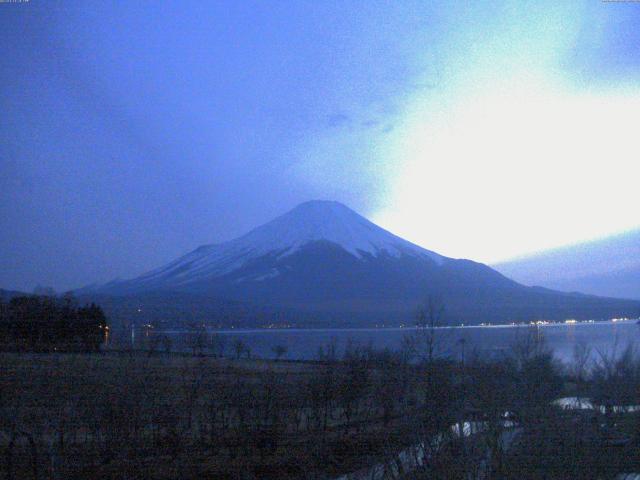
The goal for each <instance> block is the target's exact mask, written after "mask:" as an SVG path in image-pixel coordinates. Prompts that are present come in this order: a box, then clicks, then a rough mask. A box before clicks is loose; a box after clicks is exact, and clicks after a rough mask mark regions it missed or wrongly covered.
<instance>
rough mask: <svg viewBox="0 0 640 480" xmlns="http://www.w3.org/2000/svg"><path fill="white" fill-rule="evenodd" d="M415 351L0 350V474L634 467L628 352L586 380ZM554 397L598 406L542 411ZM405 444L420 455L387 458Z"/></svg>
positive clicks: (426, 473)
mask: <svg viewBox="0 0 640 480" xmlns="http://www.w3.org/2000/svg"><path fill="white" fill-rule="evenodd" d="M427 347H428V345H427ZM419 351H420V349H413V350H412V353H411V352H410V351H409V350H403V351H400V352H395V353H390V352H380V351H373V350H371V349H367V348H359V347H354V348H352V349H351V350H350V351H348V352H347V353H346V354H345V357H344V358H340V359H337V358H335V355H334V354H333V352H332V351H331V350H330V349H329V348H328V349H327V350H326V351H325V352H324V353H323V354H322V355H320V356H319V358H318V360H317V361H314V362H292V361H266V360H259V359H253V360H248V359H237V358H234V359H229V358H217V357H214V356H202V355H200V356H197V355H196V356H194V355H190V354H177V353H160V352H157V351H156V352H127V351H110V352H104V353H84V354H82V353H72V354H70V353H65V354H52V353H46V354H44V353H43V354H29V353H2V354H0V365H1V367H0V388H1V390H0V452H1V457H0V476H1V477H2V478H6V479H9V480H10V479H52V480H54V479H65V480H66V479H87V478H101V479H102V478H104V479H125V478H127V479H135V478H140V479H143V478H144V479H178V478H179V479H195V478H217V479H218V478H219V479H276V478H278V479H287V478H305V479H307V478H308V479H314V478H317V479H325V478H328V479H331V478H336V477H339V476H340V475H343V474H346V473H349V472H357V471H361V472H362V471H364V472H366V471H367V468H370V467H371V466H372V465H389V466H391V465H395V467H394V468H390V469H389V471H388V472H387V476H386V477H385V478H398V479H400V478H402V479H409V478H448V479H455V478H460V479H462V478H506V479H510V478H513V479H516V478H517V479H522V478H576V476H580V477H581V478H614V477H615V475H616V474H617V473H620V472H625V471H626V472H629V471H636V469H640V458H639V456H638V451H639V449H638V445H639V442H638V439H639V436H638V432H640V428H639V426H640V423H639V421H638V414H637V413H636V412H635V411H634V409H622V410H619V409H614V408H612V406H614V405H634V404H639V403H640V401H638V399H639V397H640V395H639V393H640V390H639V388H638V387H639V386H640V367H639V366H640V362H639V361H638V360H637V357H629V356H628V357H626V358H624V357H623V358H622V359H621V360H620V361H617V362H614V361H611V362H606V361H604V360H603V362H601V364H599V365H596V366H594V368H592V369H591V370H590V371H589V372H587V371H586V370H585V369H584V368H583V367H584V365H581V364H580V362H576V364H575V365H574V366H572V367H571V369H560V367H559V366H557V365H555V364H554V362H553V360H552V358H551V356H550V355H549V354H548V352H546V351H545V350H544V349H543V348H540V346H536V345H532V344H521V345H514V348H513V351H512V352H511V354H510V356H509V357H505V358H502V359H501V360H499V361H496V360H486V359H484V360H483V359H480V358H470V359H466V360H464V361H462V362H443V361H438V360H435V359H433V358H430V357H429V352H430V348H424V349H422V350H421V351H422V352H423V355H422V356H421V355H420V354H419V353H416V352H419ZM629 355H631V353H629ZM563 395H578V396H587V395H588V396H590V397H591V398H592V399H593V400H594V402H597V405H599V406H602V407H599V408H598V409H596V410H585V411H565V410H562V409H561V408H559V407H555V406H553V404H552V401H553V400H554V399H555V398H558V397H560V396H563ZM461 421H474V422H475V424H476V425H479V426H480V427H481V428H479V430H478V431H477V433H475V434H473V435H470V436H468V437H464V436H463V437H460V436H458V435H455V434H453V433H452V429H451V426H452V425H455V424H457V423H458V422H461ZM435 438H438V439H439V441H438V442H435V443H434V441H433V439H435ZM416 445H421V446H422V447H421V448H422V449H423V451H422V453H421V455H424V456H423V458H426V459H427V460H428V461H423V462H418V464H415V462H414V463H413V464H411V462H409V463H407V461H406V459H405V460H402V461H400V460H399V458H401V457H399V456H398V454H399V453H400V452H403V451H404V452H407V451H410V449H411V447H414V448H415V446H416ZM409 465H410V466H411V468H408V467H409ZM596 474H597V475H596ZM591 475H595V477H591Z"/></svg>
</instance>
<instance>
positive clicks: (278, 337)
mask: <svg viewBox="0 0 640 480" xmlns="http://www.w3.org/2000/svg"><path fill="white" fill-rule="evenodd" d="M162 333H163V334H165V335H169V336H172V337H174V338H175V337H181V336H184V335H187V333H186V332H179V331H167V332H162ZM416 333H417V331H416V329H415V328H375V329H373V328H372V329H256V330H223V331H216V332H215V333H213V332H209V335H211V336H213V335H217V336H219V337H220V338H222V339H223V341H224V342H225V343H226V348H227V351H228V352H229V351H230V350H231V345H232V343H233V342H234V341H235V340H237V339H241V340H242V341H243V342H244V343H245V344H246V345H248V346H249V347H250V349H251V353H252V355H254V356H258V357H265V358H271V357H274V353H273V348H274V347H275V346H278V345H281V346H284V347H285V348H286V349H287V353H286V354H285V355H284V356H283V358H288V359H307V360H310V359H315V358H317V354H318V350H319V348H320V347H326V346H327V345H329V344H330V343H334V344H335V345H336V349H337V351H338V353H339V354H340V353H341V352H342V351H344V348H345V346H346V345H347V344H348V342H352V343H354V344H356V345H362V346H366V345H372V346H373V347H375V348H378V349H382V348H389V349H391V350H395V349H399V348H400V347H401V345H402V342H403V338H404V337H405V336H407V335H409V336H411V335H416ZM532 334H533V335H539V336H540V337H543V338H544V339H545V341H546V344H547V345H548V346H549V347H550V348H551V349H552V350H553V352H554V355H555V356H556V357H557V358H558V359H559V360H561V361H564V362H569V361H571V359H572V356H573V352H574V349H575V347H576V345H579V344H584V345H588V346H589V347H590V348H591V350H592V356H593V357H595V356H597V355H599V354H600V353H606V354H612V353H616V352H617V353H620V352H621V351H622V350H623V349H624V348H625V347H626V346H627V345H629V344H632V345H637V344H638V341H640V325H637V324H636V321H619V322H596V323H577V324H548V325H539V326H479V327H450V328H439V329H437V331H436V338H437V344H438V345H439V352H438V353H439V354H441V355H448V356H458V355H460V354H461V350H462V345H463V344H464V349H465V352H466V354H471V353H472V352H473V351H476V352H478V353H480V354H483V355H485V354H496V355H499V354H500V353H501V352H505V353H506V352H508V351H509V349H510V348H511V347H512V346H513V345H514V343H515V342H517V341H518V339H521V338H524V337H526V336H527V335H532ZM176 340H178V339H177V338H176ZM461 340H464V342H461Z"/></svg>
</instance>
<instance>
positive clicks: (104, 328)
mask: <svg viewBox="0 0 640 480" xmlns="http://www.w3.org/2000/svg"><path fill="white" fill-rule="evenodd" d="M108 328H109V327H108V325H107V319H106V317H105V315H104V312H103V311H102V309H101V308H100V307H99V306H97V305H95V304H90V305H86V306H78V305H76V304H75V302H74V300H73V299H72V298H71V297H69V296H66V297H64V298H56V297H47V296H35V295H34V296H22V297H15V298H12V299H11V300H10V301H9V302H7V303H5V302H2V301H1V300H0V348H2V349H3V350H13V351H31V352H47V351H83V352H91V351H98V350H99V349H100V346H101V345H102V343H103V342H104V340H105V337H106V336H107V335H108Z"/></svg>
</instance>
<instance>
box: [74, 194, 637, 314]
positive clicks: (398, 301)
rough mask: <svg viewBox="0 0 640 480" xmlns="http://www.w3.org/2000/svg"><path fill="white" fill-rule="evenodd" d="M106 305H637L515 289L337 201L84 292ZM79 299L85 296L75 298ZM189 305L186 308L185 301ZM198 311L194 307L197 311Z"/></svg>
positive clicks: (395, 308)
mask: <svg viewBox="0 0 640 480" xmlns="http://www.w3.org/2000/svg"><path fill="white" fill-rule="evenodd" d="M91 291H92V292H93V293H94V294H103V295H110V296H112V297H113V296H128V297H129V298H131V297H132V296H133V297H135V296H140V295H147V294H149V293H150V292H173V293H175V292H181V293H182V294H189V295H193V296H194V298H198V299H200V300H198V301H197V302H196V303H194V304H192V306H191V309H192V310H194V309H195V310H198V309H200V310H204V307H203V305H202V303H201V302H203V301H206V300H203V299H207V298H211V299H212V301H213V299H216V301H219V299H226V300H230V301H235V302H244V303H245V304H246V305H249V304H251V305H260V306H266V307H268V308H269V309H270V310H271V311H274V310H278V309H281V310H283V311H287V312H289V313H288V315H289V317H288V318H291V315H293V316H294V317H297V318H298V319H299V321H300V322H299V323H300V324H301V325H305V324H308V322H309V320H308V319H313V320H314V321H317V320H318V319H324V320H325V321H326V322H328V323H331V324H340V325H360V326H362V325H371V324H379V323H381V322H382V323H387V324H389V323H391V324H399V323H407V322H411V321H412V318H413V317H414V315H415V312H416V309H417V308H418V306H419V304H420V303H422V302H424V301H425V300H426V299H427V298H428V297H429V296H437V297H439V298H441V299H442V301H443V302H444V303H445V304H446V311H447V319H448V321H449V322H452V323H460V322H464V323H480V322H486V321H490V322H506V321H517V320H533V319H536V320H537V319H563V318H606V317H611V316H621V315H636V314H637V313H638V312H639V311H640V303H638V302H630V301H623V300H613V299H603V298H597V297H588V296H584V295H576V294H565V293H558V292H553V291H550V290H545V289H540V288H529V287H524V286H522V285H520V284H518V283H516V282H514V281H512V280H510V279H508V278H506V277H504V276H503V275H501V274H500V273H498V272H496V271H495V270H492V269H491V268H489V267H487V266H486V265H483V264H479V263H476V262H472V261H469V260H455V259H451V258H447V257H443V256H441V255H438V254H437V253H434V252H432V251H429V250H426V249H424V248H422V247H419V246H417V245H414V244H412V243H410V242H408V241H406V240H403V239H402V238H400V237H397V236H395V235H393V234H392V233H390V232H388V231H386V230H384V229H382V228H380V227H378V226H377V225H375V224H373V223H371V222H370V221H368V220H367V219H365V218H364V217H362V216H360V215H358V214H357V213H355V212H353V211H352V210H350V209H349V208H347V207H345V206H344V205H342V204H339V203H337V202H326V201H313V202H307V203H304V204H301V205H299V206H298V207H296V208H294V209H293V210H291V211H290V212H288V213H286V214H285V215H282V216H281V217H278V218H276V219H275V220H273V221H271V222H269V223H267V224H265V225H263V226H261V227H258V228H256V229H254V230H252V231H251V232H249V233H247V234H246V235H244V236H242V237H239V238H237V239H235V240H231V241H229V242H225V243H221V244H217V245H206V246H202V247H200V248H198V249H196V250H194V251H193V252H191V253H188V254H187V255H185V256H183V257H181V258H179V259H177V260H175V261H174V262H171V263H169V264H168V265H166V266H164V267H161V268H159V269H156V270H153V271H151V272H149V273H146V274H144V275H141V276H140V277H138V278H135V279H132V280H127V281H116V282H111V283H109V284H107V285H104V286H102V287H100V288H97V289H95V288H94V289H93V290H91ZM83 293H86V292H83ZM194 302H195V300H194ZM199 302H200V303H199Z"/></svg>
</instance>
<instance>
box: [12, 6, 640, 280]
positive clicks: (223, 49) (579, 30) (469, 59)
mask: <svg viewBox="0 0 640 480" xmlns="http://www.w3.org/2000/svg"><path fill="white" fill-rule="evenodd" d="M639 22H640V4H637V3H601V2H594V1H589V2H571V3H569V2H557V1H556V2H544V1H535V2H527V1H517V2H516V1H509V2H409V1H405V2H374V1H369V2H316V1H308V2H304V1H295V2H291V1H287V2H285V1H283V2H248V1H247V2H223V1H220V2H191V1H184V0H183V1H179V2H178V1H175V2H172V1H167V2H136V1H131V2H91V4H89V2H70V1H60V2H54V1H52V2H41V1H37V0H31V1H30V2H28V3H21V4H0V31H1V32H2V40H3V41H2V42H1V43H0V50H1V51H0V77H1V78H0V80H1V81H2V86H3V88H2V89H1V90H0V112H2V113H1V115H0V139H1V140H0V231H1V232H2V233H1V234H0V287H4V288H20V289H31V288H33V286H34V285H36V284H38V283H39V284H44V285H52V286H54V287H55V288H57V289H66V288H73V287H78V286H81V285H84V284H87V283H91V282H94V281H106V280H109V279H111V278H114V277H130V276H133V275H136V274H138V273H141V272H142V271H145V270H147V269H150V268H153V267H156V266H158V265H159V264H162V263H164V262H166V261H169V260H171V259H173V258H174V257H176V256H178V255H180V254H183V253H185V252H186V251H188V250H190V249H193V248H195V247H197V246H198V245H201V244H205V243H213V242H218V241H224V240H227V239H230V238H233V237H234V236H237V235H239V234H241V233H243V232H245V231H246V230H247V229H249V228H251V227H253V226H255V225H257V224H259V223H262V222H264V221H267V220H269V219H270V218H272V217H274V216H276V215H278V214H280V213H283V212H284V211H286V210H288V209H289V208H291V207H293V206H295V205H296V204H297V203H299V202H302V201H305V200H308V199H311V198H324V199H334V200H339V201H342V202H343V203H345V204H347V205H349V206H351V207H352V208H354V209H356V210H357V211H359V212H360V213H362V214H364V215H366V216H368V217H370V218H372V219H373V220H375V221H377V222H378V223H380V224H381V225H382V226H384V227H386V228H389V229H390V230H392V231H394V232H395V233H398V234H401V235H403V236H405V237H406V238H408V239H409V240H412V241H414V242H417V243H419V244H421V245H423V246H425V247H426V248H429V249H433V250H436V251H438V252H440V253H442V254H445V255H450V256H454V257H467V258H473V259H476V260H480V261H494V260H498V259H501V258H507V257H510V256H514V255H519V254H523V253H526V252H530V251H535V250H539V249H543V248H548V247H553V246H557V245H561V244H566V243H571V242H573V241H578V240H583V239H586V238H592V237H596V236H601V235H606V234H608V233H612V232H616V231H621V230H625V229H629V228H633V227H635V226H637V225H638V223H640V222H638V221H637V220H636V218H637V216H635V215H634V206H635V203H637V194H633V193H632V192H633V190H632V189H633V188H634V185H635V183H636V182H635V180H634V178H637V174H635V170H634V169H635V168H636V167H635V158H633V154H634V150H633V146H634V141H633V136H634V134H635V129H634V128H633V126H634V125H636V124H638V122H637V120H640V119H638V118H636V117H637V116H638V113H636V112H640V108H636V107H638V106H640V96H639V90H638V89H639V88H640V76H639V75H640V71H639V67H640V64H639V62H640V50H639V49H638V46H639V44H640V29H638V28H637V27H636V26H637V25H638V24H639ZM634 174H635V177H634ZM635 191H637V189H636V190H635ZM634 200H635V203H634Z"/></svg>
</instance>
